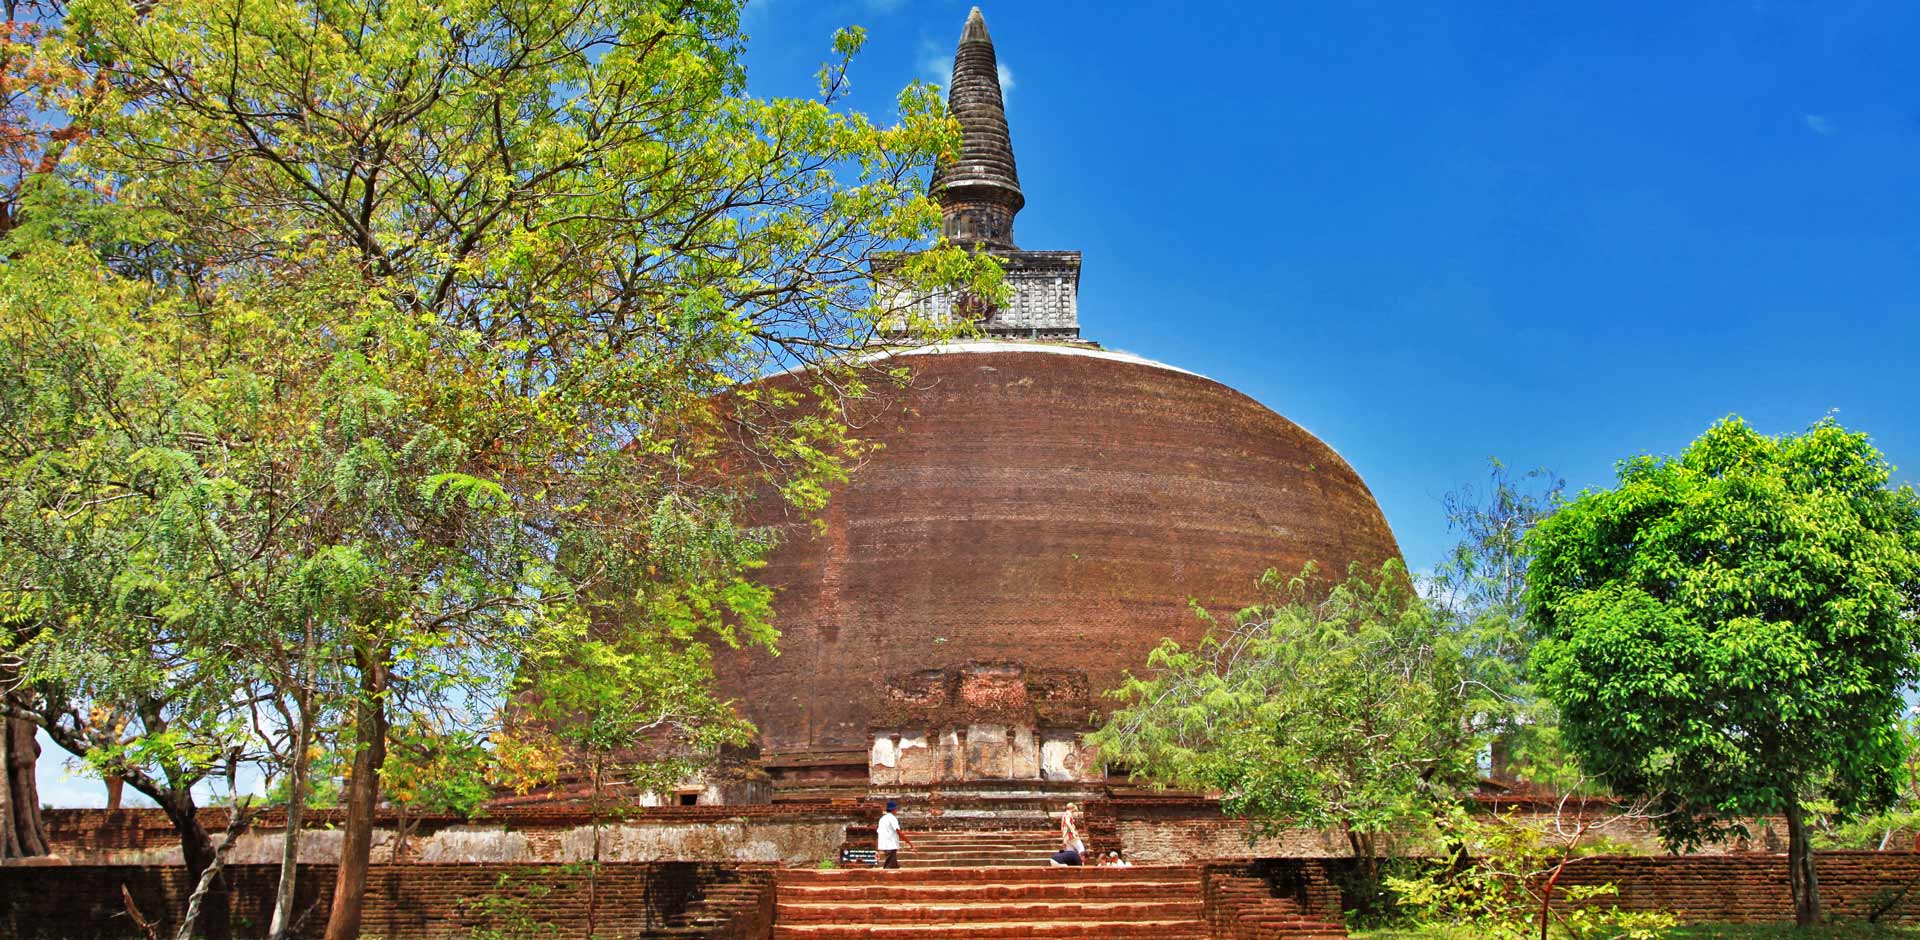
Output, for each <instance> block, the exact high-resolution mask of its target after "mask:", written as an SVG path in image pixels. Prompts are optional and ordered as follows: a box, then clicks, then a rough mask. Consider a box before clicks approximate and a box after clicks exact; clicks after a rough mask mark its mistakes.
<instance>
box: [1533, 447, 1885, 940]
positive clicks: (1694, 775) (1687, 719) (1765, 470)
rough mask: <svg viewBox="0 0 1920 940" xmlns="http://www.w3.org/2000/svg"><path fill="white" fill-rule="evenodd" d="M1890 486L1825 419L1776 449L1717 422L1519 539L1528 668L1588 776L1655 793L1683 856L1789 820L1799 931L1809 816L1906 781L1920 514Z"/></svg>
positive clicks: (1870, 451) (1854, 807) (1876, 465)
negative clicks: (1527, 562)
mask: <svg viewBox="0 0 1920 940" xmlns="http://www.w3.org/2000/svg"><path fill="white" fill-rule="evenodd" d="M1890 476H1891V468H1890V467H1889V466H1888V465H1887V462H1886V461H1885V459H1883V458H1882V457H1881V455H1880V454H1879V452H1878V451H1876V450H1875V449H1874V447H1873V446H1872V444H1871V443H1870V442H1869V441H1868V439H1867V437H1866V435H1864V434H1859V433H1855V432H1850V431H1848V430H1846V429H1845V428H1843V427H1841V426H1840V425H1839V423H1838V422H1836V421H1834V420H1832V419H1830V418H1829V419H1826V420H1823V421H1821V422H1819V423H1818V424H1816V425H1814V426H1813V427H1811V428H1809V429H1808V430H1807V431H1806V432H1805V433H1803V434H1796V435H1786V436H1781V437H1769V436H1766V435H1762V434H1760V433H1758V432H1756V431H1754V430H1753V429H1752V428H1751V427H1749V426H1748V425H1747V424H1746V423H1745V422H1743V421H1740V420H1739V419H1737V418H1730V419H1727V420H1725V421H1722V422H1720V423H1719V424H1716V425H1714V426H1713V427H1712V428H1710V429H1709V430H1708V431H1707V433H1706V434H1705V435H1703V436H1702V437H1701V438H1700V439H1699V440H1697V441H1695V442H1694V443H1693V444H1692V445H1691V446H1689V447H1688V448H1687V450H1686V451H1685V452H1684V453H1682V454H1681V455H1680V456H1679V457H1677V458H1654V457H1639V458H1635V459H1633V460H1629V461H1626V462H1624V463H1623V464H1621V466H1620V471H1619V485H1618V486H1616V487H1615V488H1613V489H1611V490H1600V491H1589V492H1585V493H1582V494H1581V495H1580V497H1579V498H1578V499H1576V500H1574V501H1573V502H1572V503H1570V504H1569V505H1567V506H1566V508H1564V509H1562V510H1561V511H1560V512H1558V513H1556V514H1555V515H1554V516H1553V517H1552V518H1550V519H1548V520H1546V521H1545V522H1544V523H1542V524H1541V525H1540V526H1539V527H1538V528H1537V529H1536V530H1535V531H1534V532H1533V534H1532V535H1531V536H1529V542H1530V544H1531V545H1532V547H1533V549H1534V559H1533V564H1532V567H1531V569H1530V570H1529V572H1528V576H1527V583H1528V595H1527V604H1528V612H1529V616H1530V618H1531V619H1532V621H1533V622H1534V623H1535V624H1536V625H1537V626H1538V628H1539V629H1540V631H1541V633H1542V634H1543V636H1544V639H1542V640H1541V641H1540V643H1539V645H1538V646H1537V647H1536V648H1535V651H1534V658H1535V662H1536V663H1537V664H1538V666H1539V673H1540V677H1541V682H1542V685H1543V688H1544V689H1545V690H1546V692H1547V694H1548V695H1549V696H1550V697H1551V698H1552V699H1553V701H1554V703H1555V704H1556V705H1557V706H1558V707H1559V709H1560V712H1561V714H1562V719H1563V731H1564V734H1565V736H1566V740H1567V742H1568V744H1569V745H1570V746H1571V747H1572V749H1573V750H1574V752H1575V753H1576V754H1577V755H1578V756H1579V758H1580V760H1581V762H1582V764H1583V765H1585V766H1586V768H1587V769H1588V770H1589V771H1591V772H1593V773H1595V774H1598V775H1600V776H1601V777H1603V778H1604V779H1605V781H1606V782H1607V784H1608V785H1609V786H1610V787H1612V788H1613V789H1614V790H1615V791H1617V792H1619V793H1622V794H1623V795H1633V796H1641V795H1644V796H1649V797H1653V798H1654V799H1655V800H1656V805H1657V806H1658V807H1659V808H1660V809H1661V810H1663V815H1661V816H1660V817H1659V819H1658V825H1659V828H1660V832H1661V834H1662V836H1663V837H1664V838H1665V839H1666V840H1667V841H1668V843H1669V844H1671V845H1673V846H1676V847H1688V846H1695V845H1698V844H1700V843H1701V842H1702V841H1704V840H1711V839H1716V838H1720V837H1723V836H1725V835H1727V834H1728V833H1730V832H1732V831H1734V830H1736V829H1738V828H1739V824H1740V820H1741V819H1742V818H1745V817H1752V816H1755V815H1762V814H1775V813H1784V814H1786V816H1787V820H1788V824H1789V828H1790V830H1791V831H1790V836H1791V839H1790V841H1791V846H1790V848H1791V851H1792V854H1793V855H1794V860H1793V861H1794V863H1795V864H1794V866H1793V867H1794V870H1795V887H1796V892H1795V893H1796V896H1797V897H1801V898H1803V902H1811V903H1812V904H1813V907H1812V909H1811V910H1808V909H1807V908H1805V907H1803V908H1802V912H1801V919H1802V920H1803V922H1805V921H1806V920H1807V918H1808V916H1809V915H1812V916H1817V901H1814V900H1812V899H1814V898H1817V893H1816V892H1815V890H1814V889H1815V884H1814V882H1813V879H1812V877H1811V860H1810V856H1808V855H1807V854H1806V833H1805V826H1804V825H1803V824H1802V821H1801V818H1800V812H1801V808H1802V806H1803V805H1804V803H1805V801H1806V800H1807V799H1809V798H1810V797H1812V796H1814V795H1816V793H1818V794H1824V796H1825V797H1826V799H1828V800H1830V801H1831V804H1832V806H1833V808H1834V810H1835V811H1836V812H1837V813H1838V814H1839V815H1840V816H1842V817H1847V816H1851V815H1854V814H1857V813H1861V812H1870V811H1873V810H1876V809H1878V808H1881V807H1884V806H1886V805H1888V804H1889V803H1890V802H1891V801H1892V800H1893V799H1894V797H1895V794H1896V788H1897V786H1898V784H1899V781H1900V779H1901V771H1902V767H1903V763H1902V762H1903V758H1904V756H1905V745H1904V741H1903V737H1902V735H1901V727H1900V720H1899V719H1900V716H1901V712H1902V710H1903V708H1904V703H1903V700H1902V693H1903V691H1904V690H1906V689H1908V688H1910V687H1911V686H1912V684H1913V681H1914V679H1915V677H1916V674H1917V672H1920V656H1917V655H1916V646H1915V642H1916V639H1920V620H1916V611H1917V610H1920V498H1917V497H1916V496H1915V494H1914V492H1913V491H1912V490H1911V489H1910V488H1906V487H1901V488H1893V487H1891V486H1889V480H1890ZM1802 860H1805V864H1806V866H1807V868H1806V871H1805V877H1804V878H1803V877H1802V872H1801V871H1800V869H1799V867H1798V866H1799V865H1800V864H1801V862H1802ZM1803 881H1804V883H1805V884H1804V888H1805V890H1801V889H1802V887H1803Z"/></svg>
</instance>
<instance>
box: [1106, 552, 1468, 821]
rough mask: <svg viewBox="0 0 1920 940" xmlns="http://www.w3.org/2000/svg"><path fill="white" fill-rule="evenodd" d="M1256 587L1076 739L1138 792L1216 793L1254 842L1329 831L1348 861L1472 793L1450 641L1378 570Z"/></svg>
mask: <svg viewBox="0 0 1920 940" xmlns="http://www.w3.org/2000/svg"><path fill="white" fill-rule="evenodd" d="M1313 574H1314V573H1313V570H1312V569H1311V568H1309V569H1308V570H1307V571H1306V572H1304V573H1302V574H1301V575H1299V576H1297V577H1293V578H1287V579H1282V578H1281V577H1279V576H1277V575H1276V574H1275V573H1273V572H1268V573H1267V575H1266V576H1265V577H1264V578H1263V579H1262V580H1261V587H1262V589H1263V590H1264V591H1265V592H1266V593H1267V597H1268V599H1267V600H1266V601H1265V602H1263V603H1261V604H1258V605H1255V606H1253V607H1249V608H1247V609H1245V610H1243V611H1241V612H1239V614H1237V615H1236V616H1235V617H1234V618H1233V621H1232V623H1231V624H1220V623H1217V622H1215V621H1213V620H1212V618H1211V617H1208V616H1207V615H1206V612H1205V611H1204V610H1201V609H1199V608H1198V607H1197V605H1196V610H1198V611H1199V613H1200V615H1201V617H1202V618H1203V619H1205V620H1206V621H1207V623H1208V632H1207V635H1206V637H1205V638H1204V639H1202V640H1201V641H1200V643H1198V644H1197V645H1195V646H1193V647H1191V648H1188V647H1182V646H1181V645H1180V644H1178V643H1176V642H1174V641H1172V640H1167V641H1164V642H1163V643H1162V644H1161V645H1160V647H1159V648H1157V649H1155V650H1154V651H1153V653H1152V654H1151V655H1150V656H1149V657H1148V660H1147V670H1146V672H1145V674H1144V675H1142V676H1129V677H1128V678H1127V679H1126V680H1125V682H1124V683H1123V684H1122V685H1121V687H1120V688H1119V689H1117V690H1116V691H1115V693H1114V694H1115V695H1116V696H1117V697H1118V698H1119V699H1120V700H1121V702H1122V703H1123V704H1122V705H1121V707H1120V708H1119V709H1118V710H1116V711H1115V712H1114V714H1113V715H1112V717H1111V718H1110V719H1109V721H1108V722H1107V724H1106V725H1105V726H1104V727H1102V728H1101V729H1100V730H1099V731H1097V732H1095V733H1094V734H1093V736H1092V738H1091V740H1092V741H1093V742H1094V743H1096V744H1097V745H1098V746H1099V747H1100V750H1101V754H1102V756H1103V757H1105V758H1106V759H1107V760H1109V761H1113V762H1115V763H1117V764H1121V765H1124V766H1125V767H1127V768H1129V769H1130V770H1131V771H1132V772H1133V773H1134V774H1136V775H1137V776H1140V777H1142V778H1145V779H1148V780H1151V781H1158V782H1163V783H1168V784H1173V785H1176V786H1186V787H1194V788H1198V789H1205V790H1215V791H1219V792H1220V793H1221V794H1222V806H1223V809H1225V811H1226V812H1228V813H1231V814H1233V815H1237V816H1245V817H1248V818H1250V819H1251V820H1253V821H1254V822H1255V823H1256V828H1259V829H1267V830H1271V829H1277V828H1280V827H1285V826H1300V827H1329V826H1331V827H1337V828H1339V829H1341V830H1342V831H1344V832H1345V833H1346V834H1347V836H1348V838H1349V840H1350V842H1351V843H1352V847H1353V849H1354V852H1355V854H1356V855H1357V856H1359V857H1362V858H1367V859H1373V858H1375V857H1376V856H1377V855H1378V850H1379V849H1381V848H1382V847H1383V844H1384V840H1385V839H1387V838H1388V837H1390V836H1391V835H1393V834H1395V833H1399V832H1406V831H1409V830H1413V829H1424V828H1425V827H1426V825H1427V824H1428V823H1430V822H1431V821H1432V820H1433V819H1434V818H1435V812H1436V810H1437V809H1438V808H1439V806H1441V805H1442V804H1444V803H1446V802H1448V801H1451V800H1454V799H1457V798H1458V796H1459V795H1460V793H1461V792H1462V791H1463V789H1464V788H1465V787H1466V786H1468V785H1470V784H1471V783H1472V781H1473V779H1474V778H1473V757H1474V753H1475V748H1476V745H1477V743H1478V742H1477V735H1476V733H1475V730H1474V728H1473V726H1472V724H1471V722H1470V720H1469V718H1470V715H1471V713H1472V710H1471V709H1470V708H1469V706H1468V701H1469V696H1470V694H1471V690H1470V683H1469V682H1468V681H1467V675H1466V666H1465V663H1464V662H1463V660H1462V657H1461V654H1460V650H1459V647H1458V644H1457V642H1456V638H1455V637H1453V636H1451V635H1448V634H1447V633H1446V632H1445V631H1443V630H1442V629H1441V622H1440V620H1439V619H1438V618H1436V617H1435V616H1434V615H1433V613H1432V612H1431V610H1430V609H1429V608H1428V607H1427V606H1426V605H1425V604H1423V603H1421V602H1420V601H1419V599H1418V598H1417V597H1415V596H1414V594H1413V592H1412V590H1411V589H1410V587H1409V584H1408V580H1407V577H1406V573H1405V571H1404V570H1403V569H1402V568H1401V567H1400V566H1399V563H1398V562H1389V563H1388V564H1387V565H1386V566H1385V567H1384V568H1382V569H1381V570H1380V571H1378V572H1376V573H1373V574H1372V575H1366V574H1364V573H1362V572H1359V571H1357V570H1356V571H1354V572H1351V573H1350V575H1349V577H1348V579H1347V580H1346V581H1344V582H1341V583H1338V584H1336V585H1333V586H1332V588H1331V590H1328V589H1327V587H1326V586H1325V585H1320V584H1316V583H1314V578H1313Z"/></svg>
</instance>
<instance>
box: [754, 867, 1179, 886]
mask: <svg viewBox="0 0 1920 940" xmlns="http://www.w3.org/2000/svg"><path fill="white" fill-rule="evenodd" d="M778 877H779V883H780V884H781V885H782V886H785V885H790V884H795V885H843V886H845V885H874V884H899V885H905V884H958V883H962V882H999V881H1004V882H1034V881H1038V882H1056V883H1067V884H1073V883H1079V884H1095V883H1111V882H1121V881H1185V882H1191V883H1192V884H1194V885H1196V886H1197V885H1198V884H1199V881H1200V869H1198V868H1196V867H1194V866H1192V865H1136V866H1134V867H1132V868H1098V867H1094V866H1079V867H1060V868H1055V867H1053V866H1051V865H1049V866H1046V867H1042V868H922V869H915V870H911V871H908V870H904V869H903V870H900V871H885V870H882V869H874V868H845V869H832V868H830V869H821V868H788V869H783V870H782V871H781V872H780V873H779V876H778Z"/></svg>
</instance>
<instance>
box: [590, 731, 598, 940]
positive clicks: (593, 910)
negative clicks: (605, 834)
mask: <svg viewBox="0 0 1920 940" xmlns="http://www.w3.org/2000/svg"><path fill="white" fill-rule="evenodd" d="M592 768H593V790H592V794H591V795H590V796H589V797H588V805H589V807H590V809H589V810H588V812H590V813H591V814H592V815H593V867H591V868H589V869H587V937H588V938H589V940H591V938H592V937H593V936H594V933H595V927H596V926H597V924H596V921H597V919H598V914H599V912H600V756H599V755H597V754H596V755H594V757H593V764H592Z"/></svg>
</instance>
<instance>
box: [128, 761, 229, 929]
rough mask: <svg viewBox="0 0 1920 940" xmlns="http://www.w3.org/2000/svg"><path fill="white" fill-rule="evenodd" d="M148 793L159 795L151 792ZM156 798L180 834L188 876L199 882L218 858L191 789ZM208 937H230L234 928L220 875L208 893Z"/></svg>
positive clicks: (224, 882)
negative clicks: (229, 917) (201, 821)
mask: <svg viewBox="0 0 1920 940" xmlns="http://www.w3.org/2000/svg"><path fill="white" fill-rule="evenodd" d="M147 795H148V796H155V794H152V793H149V794H147ZM158 795H159V796H160V797H163V798H162V799H158V800H156V802H158V803H159V804H160V810H161V811H162V812H164V813H166V814H167V820H168V821H169V822H172V823H173V829H174V832H176V833H178V834H179V835H180V855H181V857H182V859H183V860H184V861H185V862H186V865H187V878H188V880H190V881H193V882H195V883H198V882H199V881H200V880H201V878H202V877H204V876H205V875H206V873H207V869H208V868H210V867H212V865H213V860H214V848H213V837H212V836H210V835H208V834H207V828H206V827H205V826H203V825H201V824H200V812H199V808H198V807H196V806H195V805H194V803H193V793H192V791H190V790H169V791H165V792H163V793H160V794H158ZM205 902H206V903H205V905H204V907H205V909H206V918H205V921H206V928H205V931H204V933H205V935H206V937H207V940H229V938H230V937H231V936H232V927H231V924H229V923H228V917H227V914H228V911H227V884H226V879H225V878H222V877H219V876H218V874H217V873H216V876H215V878H214V880H213V882H212V884H211V885H209V887H208V890H207V893H206V896H205Z"/></svg>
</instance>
